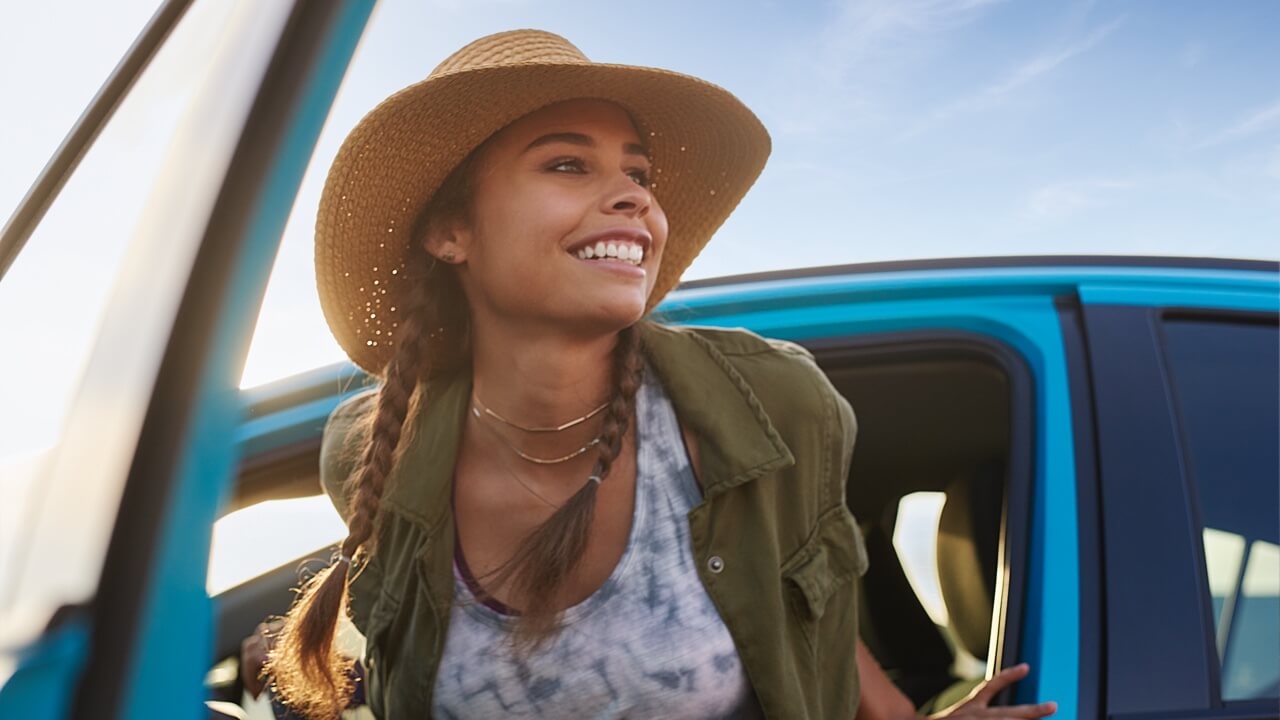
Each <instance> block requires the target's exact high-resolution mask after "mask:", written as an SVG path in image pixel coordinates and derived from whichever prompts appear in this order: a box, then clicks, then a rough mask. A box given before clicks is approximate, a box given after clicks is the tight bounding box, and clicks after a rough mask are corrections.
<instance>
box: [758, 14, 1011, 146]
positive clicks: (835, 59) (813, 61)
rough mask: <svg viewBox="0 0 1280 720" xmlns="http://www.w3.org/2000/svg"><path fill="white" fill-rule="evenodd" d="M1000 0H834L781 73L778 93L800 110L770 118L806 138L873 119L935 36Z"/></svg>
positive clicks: (974, 18) (934, 44) (977, 16)
mask: <svg viewBox="0 0 1280 720" xmlns="http://www.w3.org/2000/svg"><path fill="white" fill-rule="evenodd" d="M1007 1H1008V0H837V2H835V3H832V5H831V8H832V10H831V13H830V15H829V16H828V17H827V18H825V19H824V21H823V23H822V30H821V31H820V32H819V33H818V34H817V36H816V37H815V38H813V39H812V41H811V42H807V43H805V44H804V45H803V46H798V47H795V48H794V53H793V55H792V56H791V59H790V62H789V63H788V65H789V67H788V69H787V70H786V72H785V73H783V74H781V77H782V78H784V82H785V83H786V87H785V88H782V89H780V90H779V92H780V93H781V94H783V95H784V96H788V97H794V102H793V103H792V105H794V106H795V107H796V108H802V109H803V110H802V111H800V112H797V113H795V114H787V115H783V116H779V117H776V118H775V121H776V122H777V123H778V126H779V129H780V130H782V131H783V132H784V133H802V134H813V133H817V132H828V131H831V130H833V129H841V128H847V126H848V124H849V122H850V118H860V119H862V120H866V119H867V118H869V117H874V116H875V115H876V113H877V111H878V105H879V103H880V100H881V99H882V98H883V96H884V95H885V94H886V92H887V88H890V87H892V86H893V84H894V83H895V82H897V81H898V80H899V79H900V78H901V77H902V76H903V74H904V71H905V68H907V67H908V66H910V65H911V64H913V63H914V62H916V61H918V60H919V59H920V58H921V57H922V56H927V55H928V54H929V53H930V52H932V51H933V49H934V48H936V47H939V46H940V44H939V43H935V42H933V39H934V38H935V37H937V36H939V35H941V34H944V33H948V32H952V31H954V30H957V29H959V28H962V27H964V26H965V25H967V24H969V23H971V22H973V21H974V20H976V19H978V18H980V17H982V16H983V15H984V14H985V12H986V11H987V10H988V9H989V8H992V7H995V6H997V5H1001V4H1004V3H1005V2H1007ZM797 79H802V80H801V81H800V82H799V83H797ZM889 94H892V93H891V92H890V93H889Z"/></svg>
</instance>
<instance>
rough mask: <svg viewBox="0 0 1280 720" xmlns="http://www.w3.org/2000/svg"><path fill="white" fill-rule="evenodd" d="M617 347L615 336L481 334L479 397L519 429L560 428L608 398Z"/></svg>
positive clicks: (476, 352) (475, 350) (475, 366)
mask: <svg viewBox="0 0 1280 720" xmlns="http://www.w3.org/2000/svg"><path fill="white" fill-rule="evenodd" d="M616 343H617V335H616V334H608V335H604V336H597V337H592V338H585V339H584V338H572V337H564V336H556V335H549V334H546V333H543V332H539V333H537V334H529V333H522V332H520V331H518V330H515V331H511V332H484V333H479V332H478V333H476V335H475V336H474V342H473V344H472V372H473V383H474V388H475V394H476V396H477V397H479V398H480V400H481V401H482V402H483V403H484V404H485V406H487V407H489V408H490V409H492V410H494V411H495V412H497V413H499V414H501V415H502V416H503V417H506V418H508V419H510V420H513V421H515V422H517V423H519V424H521V425H525V426H528V427H554V426H557V425H560V424H562V423H565V422H567V421H569V420H573V419H574V418H578V417H581V416H582V415H585V414H587V413H589V412H590V411H591V410H593V409H595V408H596V407H598V406H599V405H600V404H601V403H602V402H605V401H606V400H608V399H609V397H610V395H611V394H612V388H613V349H614V346H615V345H616ZM585 424H587V425H589V426H591V427H595V426H596V424H597V423H585ZM573 434H574V435H575V436H576V435H577V434H578V433H573Z"/></svg>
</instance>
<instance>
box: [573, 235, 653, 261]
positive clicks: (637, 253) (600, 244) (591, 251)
mask: <svg viewBox="0 0 1280 720" xmlns="http://www.w3.org/2000/svg"><path fill="white" fill-rule="evenodd" d="M573 255H575V256H576V257H577V258H578V259H579V260H614V261H617V262H624V263H628V264H630V265H640V264H641V263H642V262H644V245H642V244H641V243H638V242H633V241H631V240H623V239H620V238H619V239H614V238H610V239H608V240H597V241H596V242H595V244H592V245H586V246H584V247H580V248H578V249H577V251H576V252H574V253H573Z"/></svg>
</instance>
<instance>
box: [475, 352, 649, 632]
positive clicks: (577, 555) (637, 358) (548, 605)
mask: <svg viewBox="0 0 1280 720" xmlns="http://www.w3.org/2000/svg"><path fill="white" fill-rule="evenodd" d="M643 372H644V357H643V355H642V353H641V348H640V333H639V332H638V331H637V329H636V328H635V327H634V326H632V327H628V328H626V329H624V330H622V331H621V332H620V333H618V341H617V345H616V346H615V348H614V351H613V376H614V393H613V397H612V399H611V400H610V401H609V407H608V408H607V410H606V412H605V417H604V422H603V424H602V425H601V429H600V457H599V458H598V459H597V460H596V464H595V467H594V469H593V470H592V473H591V474H592V475H593V476H594V477H595V478H599V480H600V481H604V480H605V479H606V478H608V476H609V472H610V470H612V469H613V463H614V461H615V460H617V458H618V455H619V454H621V452H622V444H623V440H624V439H625V438H626V435H627V429H628V426H629V425H630V422H631V411H632V409H633V408H634V406H635V396H636V391H637V390H638V389H639V388H640V383H641V381H642V380H643ZM599 487H600V483H599V482H595V481H594V480H588V481H587V482H586V483H584V484H583V486H582V488H581V489H579V490H578V492H576V493H574V495H573V496H572V497H570V498H569V499H568V500H567V501H566V502H565V503H564V505H561V506H560V507H559V508H558V509H557V510H556V511H555V513H553V514H552V515H551V517H549V518H547V520H546V521H545V522H544V523H543V524H542V525H540V526H538V527H537V528H536V529H535V530H534V531H533V532H532V533H531V534H530V535H529V537H528V538H527V539H526V540H525V541H524V542H523V543H522V544H521V545H520V547H519V548H517V549H516V552H515V554H514V555H513V556H512V557H511V559H510V560H508V561H507V562H506V563H505V564H504V566H503V567H502V568H500V569H499V570H498V571H496V572H495V573H494V574H493V578H494V584H495V585H504V584H507V583H510V587H511V589H512V591H513V593H514V595H515V597H518V598H519V599H520V601H521V603H522V611H521V614H520V616H519V618H518V620H517V622H516V624H515V627H514V629H513V634H512V641H513V645H514V647H515V649H516V650H517V652H529V651H531V650H534V649H536V648H537V647H538V646H539V645H540V644H541V643H542V642H543V641H545V640H546V639H548V638H549V637H550V636H551V635H553V634H554V633H555V632H556V630H557V628H558V624H559V612H558V610H557V604H556V601H557V599H558V598H559V595H560V590H561V589H562V588H563V586H564V584H565V582H566V581H567V580H568V578H569V576H570V574H572V573H573V571H574V569H575V568H577V566H578V562H579V561H580V560H581V559H582V556H583V553H584V551H585V550H586V546H587V538H588V535H589V533H590V530H591V523H592V521H593V519H594V518H595V507H596V493H597V491H598V489H599Z"/></svg>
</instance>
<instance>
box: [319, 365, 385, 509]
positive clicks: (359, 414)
mask: <svg viewBox="0 0 1280 720" xmlns="http://www.w3.org/2000/svg"><path fill="white" fill-rule="evenodd" d="M377 397H378V391H377V389H376V388H375V389H370V390H366V391H364V392H361V393H359V394H356V395H353V396H351V397H349V398H346V399H345V400H343V401H342V402H340V403H338V406H337V407H336V408H334V410H333V412H332V413H330V414H329V420H328V421H327V422H326V423H325V426H324V437H323V439H322V440H321V442H320V485H321V487H322V488H323V489H324V492H325V494H326V495H328V496H329V500H330V501H331V502H332V503H333V506H334V508H335V509H336V510H337V511H338V514H339V515H341V516H342V519H343V520H346V519H347V514H348V508H347V491H346V487H347V478H349V477H350V476H351V473H352V472H353V471H354V470H355V465H356V462H357V461H358V460H359V457H360V455H359V453H360V448H359V445H358V443H359V440H360V438H362V437H363V436H364V432H363V426H364V419H365V418H366V417H367V416H368V414H369V412H370V411H372V410H373V407H374V403H375V402H376V401H377Z"/></svg>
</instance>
